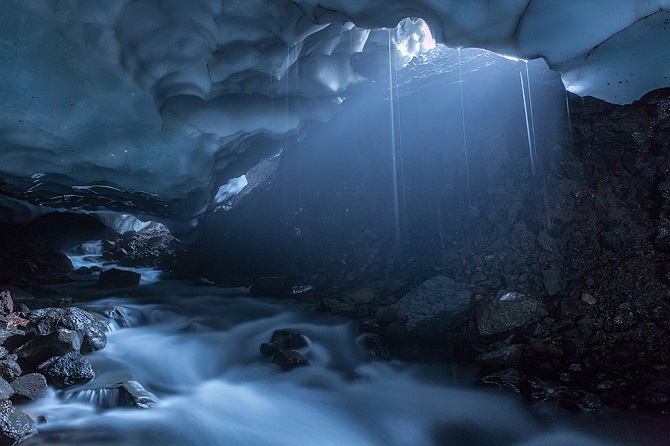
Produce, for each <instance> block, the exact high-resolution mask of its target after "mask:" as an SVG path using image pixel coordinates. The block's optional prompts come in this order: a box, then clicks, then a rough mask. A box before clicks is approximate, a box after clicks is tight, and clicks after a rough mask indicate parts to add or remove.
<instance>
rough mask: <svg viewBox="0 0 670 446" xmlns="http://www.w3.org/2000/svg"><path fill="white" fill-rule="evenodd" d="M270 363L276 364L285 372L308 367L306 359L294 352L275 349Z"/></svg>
mask: <svg viewBox="0 0 670 446" xmlns="http://www.w3.org/2000/svg"><path fill="white" fill-rule="evenodd" d="M272 362H274V363H275V364H278V365H279V366H280V367H281V368H282V369H283V370H285V371H289V370H293V369H294V368H296V367H303V366H308V365H309V361H308V360H307V358H305V356H303V354H302V353H300V352H297V351H295V350H282V349H277V350H276V351H275V352H274V355H273V356H272Z"/></svg>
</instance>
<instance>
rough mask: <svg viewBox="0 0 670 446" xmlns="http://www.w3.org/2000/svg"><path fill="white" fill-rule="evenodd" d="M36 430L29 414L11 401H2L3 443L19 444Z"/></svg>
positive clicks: (0, 431)
mask: <svg viewBox="0 0 670 446" xmlns="http://www.w3.org/2000/svg"><path fill="white" fill-rule="evenodd" d="M36 432H37V431H36V430H35V428H34V427H33V422H32V420H31V419H30V417H29V416H28V415H26V414H25V413H23V412H21V411H20V410H18V409H16V408H15V407H14V406H13V405H12V402H11V401H9V400H2V401H0V444H1V445H14V444H17V443H19V442H20V441H22V440H24V439H25V438H26V437H28V436H30V435H32V434H34V433H36Z"/></svg>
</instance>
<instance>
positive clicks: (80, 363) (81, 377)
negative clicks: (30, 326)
mask: <svg viewBox="0 0 670 446" xmlns="http://www.w3.org/2000/svg"><path fill="white" fill-rule="evenodd" d="M38 370H39V371H40V372H41V373H42V374H44V376H45V377H46V379H47V382H48V383H49V384H51V385H52V386H54V387H56V388H59V389H64V388H67V387H70V386H74V385H75V384H81V383H85V382H87V381H90V380H92V379H93V378H94V377H95V373H94V372H93V367H92V366H91V363H90V362H89V361H88V359H86V358H85V357H83V356H82V355H81V354H79V353H76V352H70V353H67V354H65V355H63V356H61V357H58V358H51V359H50V360H49V361H47V362H45V363H43V364H41V365H40V366H39V368H38Z"/></svg>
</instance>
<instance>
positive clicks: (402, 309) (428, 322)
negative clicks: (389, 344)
mask: <svg viewBox="0 0 670 446" xmlns="http://www.w3.org/2000/svg"><path fill="white" fill-rule="evenodd" d="M472 303H473V296H472V293H471V292H470V291H469V290H468V289H466V287H465V285H463V284H461V283H458V282H456V281H455V280H452V279H450V278H448V277H444V276H436V277H433V278H431V279H428V280H426V281H425V282H423V283H422V284H421V285H419V286H418V287H416V288H414V289H412V290H410V291H409V292H408V293H407V294H406V295H405V296H404V297H402V298H401V299H400V300H398V302H396V303H395V304H393V305H392V307H393V309H394V310H395V311H396V314H397V317H398V319H399V320H400V321H402V324H404V328H405V329H406V330H407V332H408V333H409V334H411V335H416V336H425V337H431V336H436V335H439V334H441V333H443V332H445V331H447V330H450V329H454V328H457V327H458V326H461V325H462V324H463V323H464V322H465V320H466V318H467V315H468V313H469V311H470V310H471V308H472Z"/></svg>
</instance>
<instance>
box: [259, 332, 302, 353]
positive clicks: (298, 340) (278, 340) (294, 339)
mask: <svg viewBox="0 0 670 446" xmlns="http://www.w3.org/2000/svg"><path fill="white" fill-rule="evenodd" d="M308 345H309V344H308V342H307V338H305V337H304V336H303V335H302V334H300V333H298V332H297V331H291V330H276V331H275V332H274V333H272V338H271V339H270V342H267V343H263V344H261V347H260V351H261V355H263V356H266V357H270V356H272V355H274V354H275V353H276V352H277V351H278V350H296V349H300V348H304V347H307V346H308Z"/></svg>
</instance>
